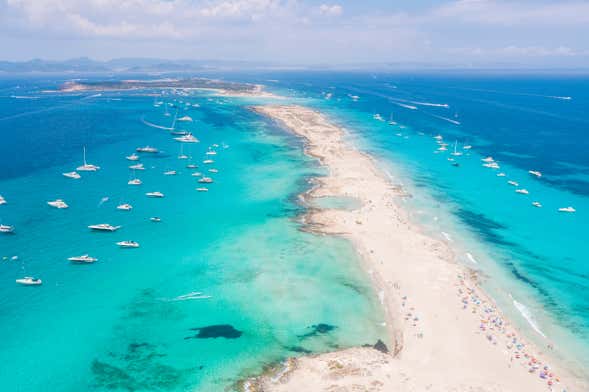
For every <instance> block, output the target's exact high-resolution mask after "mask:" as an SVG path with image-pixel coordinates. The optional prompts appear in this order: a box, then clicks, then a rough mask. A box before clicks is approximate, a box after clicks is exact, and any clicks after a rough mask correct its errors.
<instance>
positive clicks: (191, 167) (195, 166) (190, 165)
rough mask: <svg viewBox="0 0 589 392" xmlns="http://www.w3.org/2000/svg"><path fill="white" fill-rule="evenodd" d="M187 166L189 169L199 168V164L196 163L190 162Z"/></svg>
mask: <svg viewBox="0 0 589 392" xmlns="http://www.w3.org/2000/svg"><path fill="white" fill-rule="evenodd" d="M186 167H187V168H188V169H198V165H195V164H194V163H189V164H188V165H186Z"/></svg>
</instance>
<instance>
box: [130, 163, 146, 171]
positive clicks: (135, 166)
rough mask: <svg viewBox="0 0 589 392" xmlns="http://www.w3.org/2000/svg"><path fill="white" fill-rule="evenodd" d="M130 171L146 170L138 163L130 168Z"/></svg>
mask: <svg viewBox="0 0 589 392" xmlns="http://www.w3.org/2000/svg"><path fill="white" fill-rule="evenodd" d="M129 169H131V170H145V167H144V166H143V163H137V164H135V165H131V166H129Z"/></svg>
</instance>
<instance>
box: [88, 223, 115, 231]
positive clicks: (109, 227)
mask: <svg viewBox="0 0 589 392" xmlns="http://www.w3.org/2000/svg"><path fill="white" fill-rule="evenodd" d="M88 228H89V229H90V230H95V231H111V232H112V231H117V230H118V229H120V228H121V226H113V225H109V224H108V223H100V224H98V225H90V226H88Z"/></svg>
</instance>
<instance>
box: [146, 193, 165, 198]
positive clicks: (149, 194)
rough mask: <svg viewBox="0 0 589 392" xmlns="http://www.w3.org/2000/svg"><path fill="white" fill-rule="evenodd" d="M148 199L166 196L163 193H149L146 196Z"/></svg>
mask: <svg viewBox="0 0 589 392" xmlns="http://www.w3.org/2000/svg"><path fill="white" fill-rule="evenodd" d="M145 196H147V197H164V194H163V193H161V192H147V193H146V194H145Z"/></svg>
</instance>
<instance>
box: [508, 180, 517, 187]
mask: <svg viewBox="0 0 589 392" xmlns="http://www.w3.org/2000/svg"><path fill="white" fill-rule="evenodd" d="M507 183H508V184H509V185H513V186H519V184H518V183H517V182H515V181H511V180H509V181H507Z"/></svg>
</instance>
